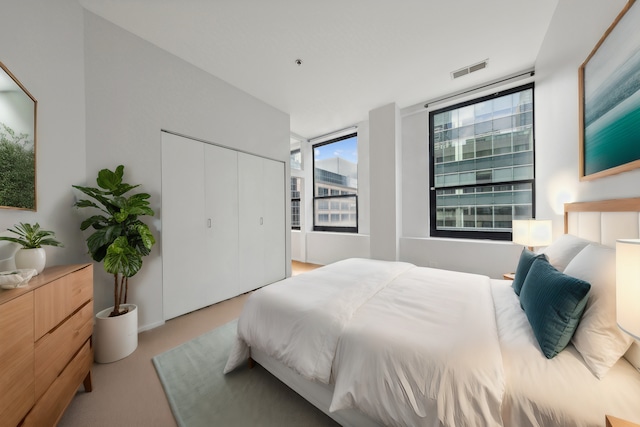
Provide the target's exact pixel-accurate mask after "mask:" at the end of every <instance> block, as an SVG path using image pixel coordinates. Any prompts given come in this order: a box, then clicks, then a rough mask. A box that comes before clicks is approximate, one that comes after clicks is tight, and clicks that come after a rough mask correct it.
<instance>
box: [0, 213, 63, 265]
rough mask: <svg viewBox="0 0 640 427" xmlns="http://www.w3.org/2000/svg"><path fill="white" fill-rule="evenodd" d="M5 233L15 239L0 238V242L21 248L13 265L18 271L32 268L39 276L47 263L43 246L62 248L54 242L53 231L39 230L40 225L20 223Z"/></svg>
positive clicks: (58, 243) (57, 242)
mask: <svg viewBox="0 0 640 427" xmlns="http://www.w3.org/2000/svg"><path fill="white" fill-rule="evenodd" d="M7 231H9V232H11V233H13V234H15V235H16V236H17V237H12V236H0V240H6V241H9V242H13V243H17V244H19V245H20V246H22V248H20V249H19V250H18V252H16V254H15V263H16V268H18V269H23V268H33V269H35V270H36V271H37V274H40V273H41V272H42V270H44V266H45V264H46V263H47V254H46V253H45V251H44V248H43V246H58V247H61V246H63V245H62V243H60V242H59V241H58V240H56V238H55V233H54V232H53V231H49V230H43V229H41V228H40V224H38V223H37V222H36V223H35V224H33V225H31V224H29V223H24V222H21V223H19V224H18V225H16V226H14V228H9V229H8V230H7Z"/></svg>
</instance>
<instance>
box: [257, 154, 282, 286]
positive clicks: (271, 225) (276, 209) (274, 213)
mask: <svg viewBox="0 0 640 427" xmlns="http://www.w3.org/2000/svg"><path fill="white" fill-rule="evenodd" d="M263 161H264V162H263V174H262V176H263V180H262V182H263V185H264V187H263V191H262V197H263V199H262V203H263V204H262V209H263V212H264V218H265V220H264V224H263V236H264V237H263V239H264V240H263V241H264V247H263V253H264V269H263V278H264V279H263V280H264V283H265V284H266V283H273V282H275V281H277V280H281V279H284V277H285V276H286V274H287V272H286V265H285V256H286V254H285V248H286V242H285V238H286V232H285V225H286V224H285V211H286V205H285V192H286V181H285V176H284V163H283V162H276V161H273V160H268V159H263Z"/></svg>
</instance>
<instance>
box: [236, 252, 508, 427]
mask: <svg viewBox="0 0 640 427" xmlns="http://www.w3.org/2000/svg"><path fill="white" fill-rule="evenodd" d="M492 307H493V303H492V297H491V289H490V286H489V279H488V278H487V277H485V276H479V275H472V274H463V273H454V272H450V271H445V270H434V269H428V268H421V267H416V266H414V265H412V264H408V263H389V262H384V261H375V260H367V259H350V260H345V261H340V262H338V263H335V264H333V265H332V266H330V268H326V267H325V268H322V269H318V270H314V271H313V272H310V273H306V274H304V275H301V276H297V277H294V278H290V279H287V280H285V281H282V282H280V283H277V284H274V285H270V286H268V287H266V288H262V289H260V290H259V291H256V292H254V294H252V295H251V297H250V298H249V299H248V300H247V303H246V305H245V307H244V309H243V312H242V315H241V316H240V320H239V322H238V338H237V341H236V344H235V347H234V350H233V351H232V354H231V356H230V358H229V361H228V363H227V367H226V368H225V372H228V371H229V370H231V369H234V368H235V367H236V366H238V365H239V364H240V363H243V362H244V361H245V360H246V357H247V356H248V353H249V350H248V349H249V347H256V348H259V349H260V350H261V351H263V352H265V353H267V354H268V355H269V356H270V357H273V358H275V359H276V360H279V361H280V362H282V363H283V364H284V365H286V366H288V367H289V368H291V369H293V370H294V371H296V372H297V373H299V374H300V375H302V376H303V377H305V378H306V379H309V380H314V381H319V382H323V383H329V382H330V381H331V380H332V379H333V380H334V382H335V392H334V396H333V402H332V405H331V410H332V411H333V410H338V409H344V408H347V407H352V406H353V407H356V408H358V409H359V410H361V411H362V412H364V413H366V414H368V415H370V416H372V417H373V418H374V419H378V420H380V421H381V422H382V423H384V424H385V425H415V426H418V425H420V426H432V425H433V426H435V425H445V426H465V425H469V426H474V425H478V423H479V420H482V424H483V425H500V424H501V423H500V402H501V399H502V393H503V380H502V363H501V358H500V347H499V343H498V335H497V329H496V324H495V316H494V314H493V308H492ZM407 317H409V318H410V319H411V321H410V322H408V323H405V321H406V319H407ZM403 319H405V320H404V321H403ZM386 340H392V341H393V342H394V344H393V345H392V346H389V345H387V342H386ZM461 342H463V343H464V346H461V345H460V343H461ZM342 349H344V351H343V350H342ZM379 350H381V351H379ZM385 350H387V351H385ZM461 350H464V351H461ZM336 354H338V355H339V357H336V358H335V360H334V356H335V355H336ZM370 372H376V375H375V376H371V375H368V373H370ZM332 373H333V376H332ZM390 390H391V391H390ZM460 408H464V409H465V410H464V411H460ZM489 420H490V421H489Z"/></svg>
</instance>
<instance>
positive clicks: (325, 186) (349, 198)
mask: <svg viewBox="0 0 640 427" xmlns="http://www.w3.org/2000/svg"><path fill="white" fill-rule="evenodd" d="M313 192H314V229H316V230H335V231H357V227H358V164H357V136H356V135H350V136H349V137H348V138H345V139H340V140H338V141H336V142H330V143H328V144H322V145H318V146H314V190H313Z"/></svg>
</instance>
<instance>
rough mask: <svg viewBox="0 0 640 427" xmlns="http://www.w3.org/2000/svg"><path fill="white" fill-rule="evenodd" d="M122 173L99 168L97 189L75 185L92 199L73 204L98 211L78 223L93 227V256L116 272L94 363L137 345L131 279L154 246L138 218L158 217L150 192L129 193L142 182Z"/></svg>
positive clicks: (100, 320) (97, 337) (98, 320)
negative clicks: (125, 177)
mask: <svg viewBox="0 0 640 427" xmlns="http://www.w3.org/2000/svg"><path fill="white" fill-rule="evenodd" d="M123 175H124V166H123V165H119V166H118V167H116V169H115V170H114V171H111V170H109V169H102V170H101V171H100V172H98V178H97V180H96V182H97V184H98V187H97V188H96V187H84V186H80V185H74V186H73V187H74V188H76V189H78V190H80V191H81V192H82V193H84V194H86V195H87V196H89V197H90V199H81V200H78V201H77V202H76V203H75V206H76V207H78V208H91V209H93V210H94V214H93V215H91V216H89V217H88V218H87V219H85V220H84V221H82V224H80V229H81V230H83V231H85V230H88V229H92V230H93V232H92V234H91V235H90V236H89V237H88V238H87V248H88V249H89V254H90V255H91V258H93V260H94V261H96V262H103V264H104V269H105V271H106V272H107V273H110V274H112V275H113V286H114V292H113V295H114V301H113V307H110V308H107V309H105V310H103V311H101V312H99V313H98V314H96V325H95V341H96V342H95V349H94V350H95V358H96V361H98V362H101V363H107V362H113V361H115V360H119V359H122V358H123V357H126V356H128V355H129V354H131V353H132V352H133V351H134V350H135V349H136V347H137V346H138V334H137V328H138V320H137V319H138V312H137V306H136V305H135V304H128V303H127V297H128V290H129V278H130V277H133V276H134V275H135V274H136V273H138V271H140V268H141V267H142V260H143V257H144V256H146V255H149V253H150V252H151V247H152V246H153V245H154V244H155V238H154V237H153V234H152V233H151V230H150V229H149V226H148V225H146V224H145V223H144V222H142V221H141V220H140V219H139V217H140V216H144V215H148V216H153V215H154V212H153V210H152V209H151V208H150V207H149V198H150V197H151V196H150V195H149V194H147V193H135V194H130V193H129V192H130V191H131V190H133V189H135V188H137V187H139V184H138V185H131V184H127V183H125V182H123V181H122V178H123ZM134 320H135V324H134ZM125 329H126V330H125Z"/></svg>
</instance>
